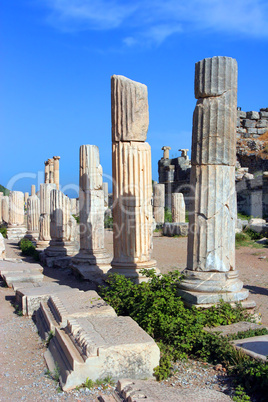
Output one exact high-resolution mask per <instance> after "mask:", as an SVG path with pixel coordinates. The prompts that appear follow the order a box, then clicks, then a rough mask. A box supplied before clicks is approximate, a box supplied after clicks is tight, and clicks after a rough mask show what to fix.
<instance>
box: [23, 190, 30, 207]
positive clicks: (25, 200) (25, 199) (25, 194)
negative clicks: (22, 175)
mask: <svg viewBox="0 0 268 402" xmlns="http://www.w3.org/2000/svg"><path fill="white" fill-rule="evenodd" d="M28 198H29V193H27V192H26V193H24V203H25V205H27V201H28Z"/></svg>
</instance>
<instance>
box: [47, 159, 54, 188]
mask: <svg viewBox="0 0 268 402" xmlns="http://www.w3.org/2000/svg"><path fill="white" fill-rule="evenodd" d="M48 166H49V183H55V180H54V159H48Z"/></svg>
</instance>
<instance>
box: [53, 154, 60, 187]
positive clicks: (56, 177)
mask: <svg viewBox="0 0 268 402" xmlns="http://www.w3.org/2000/svg"><path fill="white" fill-rule="evenodd" d="M53 160H54V183H55V184H56V186H57V190H59V188H60V157H59V156H53Z"/></svg>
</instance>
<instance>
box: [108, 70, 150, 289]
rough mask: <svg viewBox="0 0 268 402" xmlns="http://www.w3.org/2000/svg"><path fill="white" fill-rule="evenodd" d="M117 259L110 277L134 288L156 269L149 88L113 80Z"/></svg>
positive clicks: (123, 80) (122, 78)
mask: <svg viewBox="0 0 268 402" xmlns="http://www.w3.org/2000/svg"><path fill="white" fill-rule="evenodd" d="M111 86H112V141H113V144H112V146H113V157H112V158H113V159H112V162H113V218H114V227H113V235H114V258H113V261H112V270H111V272H117V273H120V274H122V275H125V276H126V277H129V278H133V279H134V280H135V281H136V282H141V281H143V280H147V278H146V277H144V276H143V275H142V274H141V273H140V270H141V269H144V268H146V269H147V268H154V269H156V261H155V260H152V259H151V252H152V223H153V214H152V205H151V196H152V174H151V148H150V145H149V144H148V143H146V142H145V140H146V136H147V131H148V124H149V112H148V100H147V87H146V86H145V85H143V84H140V83H138V82H135V81H131V80H129V79H128V78H125V77H122V76H116V75H114V76H112V81H111Z"/></svg>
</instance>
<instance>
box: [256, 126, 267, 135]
mask: <svg viewBox="0 0 268 402" xmlns="http://www.w3.org/2000/svg"><path fill="white" fill-rule="evenodd" d="M267 131H268V127H267V128H258V132H257V133H258V134H259V135H262V134H265V133H266V132H267Z"/></svg>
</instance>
